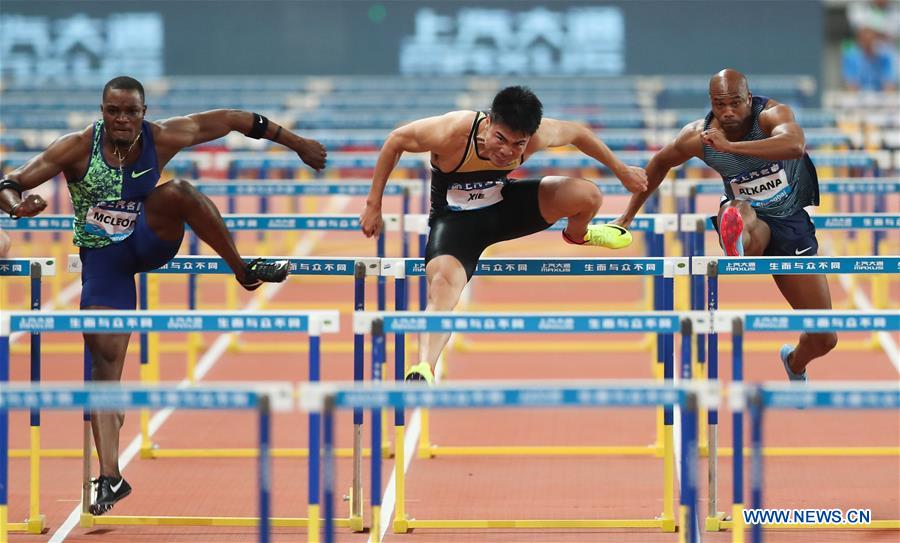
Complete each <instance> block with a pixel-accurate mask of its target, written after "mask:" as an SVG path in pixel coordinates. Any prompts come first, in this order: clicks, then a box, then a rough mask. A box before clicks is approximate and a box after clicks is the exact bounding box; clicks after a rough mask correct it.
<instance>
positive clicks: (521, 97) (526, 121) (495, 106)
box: [491, 86, 544, 136]
mask: <svg viewBox="0 0 900 543" xmlns="http://www.w3.org/2000/svg"><path fill="white" fill-rule="evenodd" d="M543 114H544V106H543V104H541V101H540V100H539V99H538V97H537V96H535V95H534V93H533V92H531V89H529V88H528V87H520V86H515V87H506V88H505V89H503V90H502V91H500V92H498V93H497V96H495V97H494V102H493V103H492V104H491V119H492V120H493V121H496V122H498V123H500V124H502V125H504V126H507V127H509V128H510V129H511V130H515V131H516V132H522V133H524V134H527V135H529V136H531V135H532V134H534V133H535V132H537V129H538V127H539V126H540V125H541V116H542V115H543Z"/></svg>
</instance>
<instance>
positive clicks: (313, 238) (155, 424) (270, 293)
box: [47, 196, 350, 543]
mask: <svg viewBox="0 0 900 543" xmlns="http://www.w3.org/2000/svg"><path fill="white" fill-rule="evenodd" d="M349 201H350V199H349V198H348V197H346V196H341V197H337V198H335V199H334V201H333V203H332V204H331V205H330V206H329V209H328V210H327V211H325V213H339V212H340V211H342V210H344V209H345V208H346V207H347V205H348V203H349ZM324 236H325V232H310V234H309V235H307V236H304V238H303V240H301V241H300V242H299V243H297V245H296V246H295V247H294V249H293V250H292V251H291V253H292V254H297V255H308V254H310V252H311V251H312V249H313V248H314V247H315V246H316V245H317V244H318V243H319V241H320V240H321V239H322V238H323V237H324ZM285 256H286V255H285ZM285 284H287V283H277V284H268V285H263V286H262V287H261V288H260V290H261V292H260V294H262V296H256V297H254V298H253V300H251V301H250V303H249V304H247V305H246V306H245V307H244V310H246V311H253V310H256V309H258V308H259V307H261V306H262V305H263V303H264V302H268V301H269V300H271V299H272V298H274V297H275V294H277V293H278V291H279V290H281V288H282V287H283V286H284V285H285ZM239 334H240V332H232V333H227V334H222V335H220V336H219V337H218V338H217V339H216V341H215V342H214V343H213V345H212V346H211V347H210V348H209V349H208V350H207V351H206V352H205V353H204V354H203V357H202V358H201V359H200V361H199V362H198V363H197V368H196V373H195V377H196V380H197V381H200V380H201V379H203V377H204V376H205V375H206V374H207V373H209V371H210V370H211V369H212V368H213V366H215V364H216V362H218V361H219V360H220V358H221V356H222V354H223V353H225V352H226V351H227V349H228V344H229V343H230V342H231V339H232V337H236V336H237V335H239ZM189 386H190V381H188V380H187V379H184V380H183V381H181V382H180V383H178V388H185V387H189ZM173 412H174V409H170V408H169V409H163V410H160V411H157V412H156V413H155V414H154V415H153V416H152V417H151V418H150V424H149V428H148V430H147V431H148V433H149V434H150V436H153V434H155V433H156V432H157V431H158V430H159V428H160V427H161V426H162V424H163V423H164V422H165V421H166V420H167V419H168V418H169V417H170V416H171V415H172V413H173ZM140 448H141V436H140V434H139V435H137V436H135V438H134V439H133V440H132V441H131V443H129V444H128V447H126V448H125V452H123V453H122V454H121V455H120V456H119V468H120V470H121V471H123V472H124V471H125V468H126V467H127V466H128V464H129V463H130V462H131V461H132V460H134V458H135V457H136V456H137V453H138V452H140ZM80 519H81V500H79V501H78V506H77V507H75V509H73V510H72V512H71V513H69V516H68V517H67V518H66V520H65V521H64V522H63V523H62V524H61V525H60V526H59V528H57V530H56V531H55V532H54V533H53V536H52V537H51V538H50V540H49V541H48V542H47V543H62V542H63V541H65V539H66V537H68V535H69V533H70V532H71V531H72V529H73V528H75V526H77V525H78V522H79V520H80Z"/></svg>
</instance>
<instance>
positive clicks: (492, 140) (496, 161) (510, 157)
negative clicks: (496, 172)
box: [480, 122, 531, 167]
mask: <svg viewBox="0 0 900 543" xmlns="http://www.w3.org/2000/svg"><path fill="white" fill-rule="evenodd" d="M486 124H487V127H486V130H485V133H484V143H483V145H482V148H481V151H480V152H481V154H482V156H483V157H484V158H486V159H488V160H490V161H491V164H493V165H494V166H499V167H504V166H508V165H509V163H510V162H514V161H516V160H518V159H519V158H521V157H522V154H523V153H525V147H526V146H527V145H528V142H529V141H530V140H531V136H529V135H527V134H523V133H522V132H517V131H515V130H512V129H511V128H509V127H508V126H505V125H503V124H501V123H498V122H489V123H486Z"/></svg>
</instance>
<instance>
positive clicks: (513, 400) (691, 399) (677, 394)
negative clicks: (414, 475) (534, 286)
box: [300, 314, 718, 542]
mask: <svg viewBox="0 0 900 543" xmlns="http://www.w3.org/2000/svg"><path fill="white" fill-rule="evenodd" d="M359 316H360V317H362V318H363V319H365V320H366V321H367V323H368V324H369V325H372V326H373V327H374V328H375V329H378V328H382V327H383V328H382V330H383V331H385V332H386V331H389V330H392V329H395V327H394V324H393V323H396V324H397V325H399V327H400V328H402V329H403V330H404V331H410V330H409V328H419V327H418V326H412V327H409V326H407V324H413V323H415V322H416V321H417V320H418V319H419V317H418V316H415V315H409V316H402V315H401V314H395V315H389V314H386V315H384V320H383V321H382V320H381V319H380V318H378V317H376V319H375V320H370V318H369V317H370V316H368V315H365V314H360V315H359ZM455 317H456V318H464V319H471V318H473V317H471V316H465V315H456V316H455ZM436 318H438V319H443V318H446V317H440V316H438V317H436ZM486 318H487V319H494V317H486ZM524 318H525V319H526V320H528V319H530V318H531V317H528V316H526V317H524ZM548 318H549V319H550V321H554V320H555V319H554V318H553V317H548ZM669 318H670V317H667V316H661V317H660V319H662V320H664V321H666V322H669V321H668V319H669ZM671 319H672V320H671V322H669V323H670V324H671V325H672V326H677V318H676V317H671ZM470 322H474V321H470ZM484 322H489V321H484ZM300 395H301V407H304V408H306V409H310V410H313V411H321V412H323V416H324V436H325V437H324V439H325V444H324V447H325V454H324V478H325V481H324V487H325V497H324V501H325V541H326V542H332V541H334V530H333V527H332V523H331V521H330V516H329V515H330V513H331V512H332V511H333V505H331V504H333V502H334V490H333V489H334V486H333V480H334V472H335V467H334V463H333V460H332V456H333V455H332V454H331V452H332V448H333V436H332V427H333V419H334V413H335V411H336V410H338V409H348V408H373V409H375V408H378V409H380V408H393V409H394V410H395V412H396V413H398V414H401V415H402V413H403V410H404V409H405V408H414V407H428V408H448V409H460V408H540V407H571V408H575V407H584V408H599V407H642V406H643V407H649V406H659V405H665V406H666V407H667V408H670V407H671V406H673V405H681V406H682V407H683V409H684V410H685V411H686V412H688V413H695V411H696V409H697V408H698V405H706V404H707V403H709V402H713V403H714V402H716V400H717V397H718V394H717V393H716V391H713V390H710V389H705V388H688V387H683V386H682V387H675V386H673V385H672V384H671V382H666V383H657V382H652V381H588V382H578V383H571V382H564V381H550V382H543V383H535V382H534V381H531V382H527V381H514V382H480V383H479V382H475V383H469V384H447V385H442V386H441V387H440V388H436V389H430V388H425V387H422V386H417V385H408V384H400V383H397V384H393V385H391V384H378V385H373V386H364V387H359V386H356V387H353V386H338V385H337V384H323V385H319V386H315V385H306V386H302V387H301V392H300ZM687 419H688V421H689V424H688V426H686V427H685V428H684V429H683V439H684V441H685V443H686V444H687V446H691V445H692V444H694V443H695V439H696V433H695V432H696V429H695V428H693V427H692V426H691V424H690V419H693V417H692V416H688V417H687ZM694 460H695V459H693V458H691V457H687V458H684V457H683V458H682V461H681V469H682V474H683V476H684V478H685V480H686V481H687V486H686V488H688V489H689V490H688V492H686V493H684V494H683V495H682V512H683V514H684V518H685V519H690V518H691V517H692V516H693V514H692V513H693V512H694V510H695V509H696V502H695V499H696V495H697V493H696V480H695V477H696V468H695V466H694V465H692V464H693V462H694ZM399 465H400V466H402V463H399ZM402 469H403V468H402V467H400V468H399V470H398V473H402ZM398 490H399V489H398ZM670 497H671V496H670ZM402 504H403V497H402V494H400V493H398V494H397V511H396V517H395V518H396V520H395V521H394V529H395V531H397V530H398V529H399V528H402V531H406V530H407V529H409V528H413V527H418V528H476V527H477V528H522V529H529V528H530V529H534V528H551V527H557V528H558V527H564V528H598V527H600V528H610V527H628V528H635V527H648V526H650V525H653V526H659V525H660V524H661V523H664V524H666V525H667V526H668V528H670V530H674V529H675V524H674V519H672V518H669V519H666V520H663V519H658V520H655V521H644V520H632V521H616V520H597V519H591V520H583V521H578V520H571V521H564V520H511V521H503V520H490V521H466V520H448V521H438V520H410V519H406V518H405V515H404V512H403V509H402V507H403V505H402ZM666 508H667V509H669V514H671V501H670V502H667V505H666ZM372 514H373V519H378V518H379V515H378V512H377V510H376V508H375V506H374V504H373V511H372ZM682 533H683V534H684V536H683V538H682V539H683V540H686V541H697V540H698V539H696V538H695V536H696V535H697V534H698V532H697V531H696V530H691V529H687V530H684V531H683V532H682ZM380 534H381V530H380V526H377V525H375V524H374V522H373V527H372V540H373V541H376V542H377V541H380Z"/></svg>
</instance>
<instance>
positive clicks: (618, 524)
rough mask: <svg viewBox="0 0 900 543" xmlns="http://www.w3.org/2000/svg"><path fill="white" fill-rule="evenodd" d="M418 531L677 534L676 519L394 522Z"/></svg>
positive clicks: (405, 529)
mask: <svg viewBox="0 0 900 543" xmlns="http://www.w3.org/2000/svg"><path fill="white" fill-rule="evenodd" d="M398 524H400V526H399V527H401V528H402V529H403V532H400V531H398ZM411 528H412V529H415V528H450V529H460V528H481V529H490V528H500V529H510V528H519V529H525V530H540V529H545V528H560V529H566V528H568V529H590V528H654V529H657V530H660V531H665V532H674V531H675V520H674V519H669V518H654V519H602V520H601V519H570V520H560V519H555V520H551V519H520V520H502V519H491V520H475V519H473V520H438V519H431V520H417V519H406V520H405V521H403V522H402V524H401V523H398V521H394V531H395V532H397V533H404V532H406V531H409V529H411Z"/></svg>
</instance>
